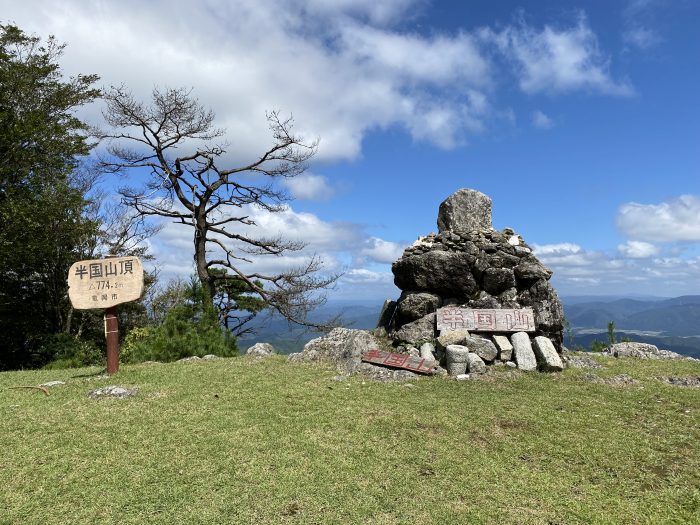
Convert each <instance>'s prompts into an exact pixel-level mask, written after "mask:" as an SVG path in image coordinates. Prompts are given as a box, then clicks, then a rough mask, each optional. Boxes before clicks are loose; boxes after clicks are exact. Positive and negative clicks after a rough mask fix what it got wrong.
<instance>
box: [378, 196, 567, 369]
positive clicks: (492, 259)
mask: <svg viewBox="0 0 700 525" xmlns="http://www.w3.org/2000/svg"><path fill="white" fill-rule="evenodd" d="M491 208H492V207H491V199H490V198H489V197H487V196H486V195H484V194H483V193H480V192H478V191H476V190H471V189H460V190H458V191H456V192H455V193H453V194H452V195H450V196H449V197H448V198H447V199H446V200H445V201H444V202H443V203H442V204H440V209H439V212H438V219H437V226H438V233H437V234H435V233H430V234H428V235H426V236H423V237H419V238H418V240H416V241H415V242H414V243H413V244H412V245H411V246H409V247H408V248H406V250H405V251H404V253H403V255H402V256H401V258H400V259H398V260H397V261H396V262H394V264H393V265H392V267H391V270H392V272H393V274H394V283H395V284H396V286H397V287H398V288H399V289H401V290H402V293H401V296H400V297H399V298H398V299H397V300H396V301H390V300H389V301H386V302H385V304H384V308H383V309H382V313H381V315H380V318H379V322H378V325H377V326H378V329H379V330H380V331H382V332H384V331H386V333H387V335H388V336H389V338H390V339H391V340H392V342H393V345H394V347H395V348H397V349H398V351H401V349H402V348H403V349H404V350H405V349H407V348H410V347H415V348H420V347H421V345H424V344H426V343H428V344H430V345H432V346H433V348H434V349H435V351H434V354H435V357H436V358H437V359H438V360H439V361H440V363H441V364H442V365H443V366H444V367H445V368H447V370H448V372H449V373H450V374H451V375H460V374H464V373H470V374H473V373H481V372H483V371H485V370H487V368H488V366H491V365H494V364H497V363H500V364H506V365H507V366H509V367H512V368H515V367H517V368H520V369H521V370H541V371H556V370H561V369H562V368H563V364H562V360H561V358H560V355H559V354H560V353H561V351H562V342H563V330H564V312H563V308H562V305H561V302H560V301H559V298H558V296H557V293H556V291H555V290H554V288H553V287H552V285H551V284H550V283H549V279H550V278H551V276H552V271H551V270H550V269H549V268H547V267H546V266H545V265H543V264H542V263H541V262H540V261H539V260H538V259H537V257H535V255H534V254H533V253H532V248H530V246H528V245H527V243H525V241H524V240H523V239H522V237H521V236H520V235H518V234H516V233H515V232H514V231H513V230H512V229H510V228H506V229H504V230H503V231H496V230H494V229H493V227H492V222H491ZM525 211H526V210H524V212H525ZM447 306H454V307H462V308H470V309H492V310H493V309H523V308H531V309H532V312H533V316H534V325H535V326H534V330H532V331H530V333H527V332H525V331H523V332H516V333H488V332H480V333H478V334H476V333H469V332H468V331H466V330H455V331H454V332H451V331H449V330H442V331H440V332H438V330H437V328H436V317H437V316H436V312H437V311H438V310H439V309H440V308H443V307H447Z"/></svg>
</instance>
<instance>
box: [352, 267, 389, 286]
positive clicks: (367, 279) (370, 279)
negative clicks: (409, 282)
mask: <svg viewBox="0 0 700 525" xmlns="http://www.w3.org/2000/svg"><path fill="white" fill-rule="evenodd" d="M343 281H345V282H348V283H353V284H365V283H390V282H393V281H394V276H393V275H392V273H391V272H374V271H372V270H367V269H365V268H353V269H352V270H350V271H348V272H347V273H345V275H343Z"/></svg>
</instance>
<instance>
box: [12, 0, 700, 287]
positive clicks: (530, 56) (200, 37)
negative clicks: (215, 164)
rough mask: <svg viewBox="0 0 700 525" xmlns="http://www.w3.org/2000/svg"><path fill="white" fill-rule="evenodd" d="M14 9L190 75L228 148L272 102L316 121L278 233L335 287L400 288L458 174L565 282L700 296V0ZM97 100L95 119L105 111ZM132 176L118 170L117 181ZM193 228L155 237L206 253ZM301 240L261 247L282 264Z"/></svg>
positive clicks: (165, 259)
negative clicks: (311, 154)
mask: <svg viewBox="0 0 700 525" xmlns="http://www.w3.org/2000/svg"><path fill="white" fill-rule="evenodd" d="M0 13H2V15H0V16H1V17H2V19H3V21H13V22H15V23H17V24H18V25H20V26H21V27H22V28H24V29H25V30H27V31H29V32H35V33H37V34H39V35H47V34H54V35H55V36H56V37H57V39H58V40H59V41H64V42H66V43H67V44H68V48H67V50H66V53H65V55H64V59H63V66H64V69H65V70H66V71H67V72H68V73H72V74H75V73H78V72H83V73H97V74H99V75H100V76H101V77H102V82H103V83H104V85H110V84H121V83H123V84H125V85H126V86H128V87H129V88H130V89H132V90H133V91H134V93H135V94H137V95H139V96H146V95H147V94H148V92H149V91H150V89H151V88H152V87H153V86H154V85H161V86H162V85H169V86H191V87H193V88H194V93H195V94H196V95H197V96H198V97H199V99H200V100H201V101H202V102H203V103H204V104H206V105H208V106H210V107H212V108H213V109H214V111H215V112H216V113H217V116H218V120H217V121H218V123H219V124H220V125H221V126H223V127H225V128H226V129H227V130H228V135H227V138H228V141H229V142H230V143H231V145H232V147H231V148H230V153H229V156H228V158H227V161H228V162H231V163H235V162H240V161H242V160H244V159H247V158H250V157H251V156H254V155H255V154H256V153H259V152H260V151H262V149H263V148H264V147H265V146H266V145H267V144H268V143H269V142H270V140H269V135H268V134H267V131H266V128H265V120H264V112H265V110H269V109H274V108H278V109H280V110H282V111H283V112H285V113H293V115H294V117H295V121H296V124H297V129H298V130H299V131H301V132H302V133H305V134H307V135H308V136H309V137H319V138H320V140H321V142H320V149H319V154H318V156H317V158H316V160H315V161H314V162H313V164H312V165H311V166H310V169H309V172H308V173H307V174H306V175H304V176H302V178H300V179H298V180H297V181H292V183H290V185H289V187H288V189H289V190H290V191H291V193H292V194H294V195H295V196H296V197H297V198H296V199H295V200H294V201H292V202H291V203H290V209H289V210H288V211H287V212H286V213H284V214H281V215H280V216H278V217H269V216H265V215H264V214H262V213H258V215H256V217H257V219H258V223H259V225H260V227H261V229H262V230H263V231H264V233H268V234H275V233H277V232H282V233H284V234H287V235H290V236H297V237H300V238H303V239H306V240H307V241H308V242H309V246H308V249H307V251H306V253H305V254H302V255H306V256H308V255H310V254H311V253H318V254H320V255H321V256H322V257H323V258H324V260H325V261H326V263H327V268H328V269H329V270H342V271H344V272H345V276H344V277H343V279H342V280H341V282H340V283H339V286H338V289H337V290H336V291H334V292H332V294H331V298H363V299H375V298H376V299H377V300H380V299H383V298H385V297H395V296H396V295H397V294H398V291H397V290H396V289H395V288H394V287H393V284H392V276H391V272H390V263H391V261H393V260H395V259H396V258H397V257H398V256H399V255H400V253H401V251H402V249H403V248H404V247H405V246H407V245H409V244H411V243H412V242H413V241H414V240H415V239H416V238H417V237H418V236H419V235H425V234H427V233H429V232H431V231H436V225H435V220H436V214H437V208H438V206H439V204H440V202H441V201H442V200H443V199H445V198H446V197H447V196H448V195H450V194H451V193H452V192H454V191H455V190H457V189H459V188H462V187H467V188H475V189H478V190H480V191H482V192H484V193H486V194H487V195H489V196H490V197H491V198H492V199H493V211H494V217H493V223H494V227H496V228H497V229H502V228H504V227H512V228H513V229H515V230H516V231H517V232H518V233H520V234H521V235H522V236H523V238H524V239H525V240H526V241H527V242H528V243H529V244H531V245H533V246H535V248H536V251H537V253H538V255H539V256H540V258H541V259H542V260H543V261H544V262H545V263H546V264H548V265H549V266H550V267H551V268H552V269H553V270H554V272H555V275H554V277H553V283H554V285H555V287H556V288H557V290H558V291H559V293H560V294H561V295H577V294H655V295H661V296H673V295H681V294H691V293H693V294H697V293H700V250H699V249H698V246H699V243H700V104H699V103H698V93H700V32H698V31H697V27H698V26H699V25H700V3H698V2H695V1H690V0H675V1H674V0H625V1H602V0H601V1H587V2H585V1H581V2H569V1H545V0H540V1H537V2H528V3H522V2H509V1H501V2H488V1H463V2H446V1H443V2H439V1H434V2H428V1H423V0H416V1H413V0H387V1H384V2H380V1H377V0H372V1H370V0H354V1H351V0H337V1H330V0H289V1H282V0H269V1H266V2H262V1H237V2H223V1H222V2H217V1H208V2H186V1H180V2H172V1H170V2H165V1H160V0H155V1H153V2H137V1H135V0H127V1H121V2H81V1H77V0H72V1H71V0H68V1H64V2H61V3H60V5H59V4H57V3H55V2H33V1H25V2H21V3H20V2H14V1H5V0H0ZM99 110H100V108H99V106H95V107H91V108H86V110H85V111H84V114H83V116H84V117H85V118H86V119H88V120H91V121H92V122H94V123H98V124H99V122H100V112H99ZM106 183H107V184H113V185H116V184H117V182H114V181H107V182H106ZM190 235H191V232H188V231H185V230H183V229H182V228H180V227H177V226H172V225H168V226H167V227H166V228H165V229H164V231H163V232H162V233H161V234H160V235H159V236H158V237H157V238H155V239H153V240H152V241H151V243H152V248H153V251H154V253H155V254H156V256H157V257H158V264H159V266H160V267H161V268H162V269H163V275H164V276H166V277H167V276H172V275H177V274H180V275H187V274H189V273H190V272H191V265H190V261H191V254H190V252H189V251H188V250H189V249H190V247H191V240H190V237H189V236H190ZM301 262H302V259H300V258H298V257H297V258H291V259H275V260H260V261H256V264H258V265H260V266H261V267H262V268H264V269H266V270H270V269H273V270H274V269H276V268H282V267H286V266H289V265H294V264H299V263H301Z"/></svg>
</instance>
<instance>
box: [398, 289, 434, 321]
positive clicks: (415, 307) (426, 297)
mask: <svg viewBox="0 0 700 525" xmlns="http://www.w3.org/2000/svg"><path fill="white" fill-rule="evenodd" d="M441 304H442V300H441V299H440V296H439V295H436V294H434V293H428V292H403V293H402V294H401V297H400V298H399V300H398V314H399V318H400V321H401V324H405V323H410V322H411V321H415V320H416V319H420V318H421V317H425V316H426V315H428V314H431V313H433V312H434V311H436V310H437V309H438V308H439V307H440V305H441Z"/></svg>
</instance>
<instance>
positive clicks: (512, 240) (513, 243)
mask: <svg viewBox="0 0 700 525" xmlns="http://www.w3.org/2000/svg"><path fill="white" fill-rule="evenodd" d="M508 244H510V245H511V246H520V237H518V236H517V235H511V236H510V237H508Z"/></svg>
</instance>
